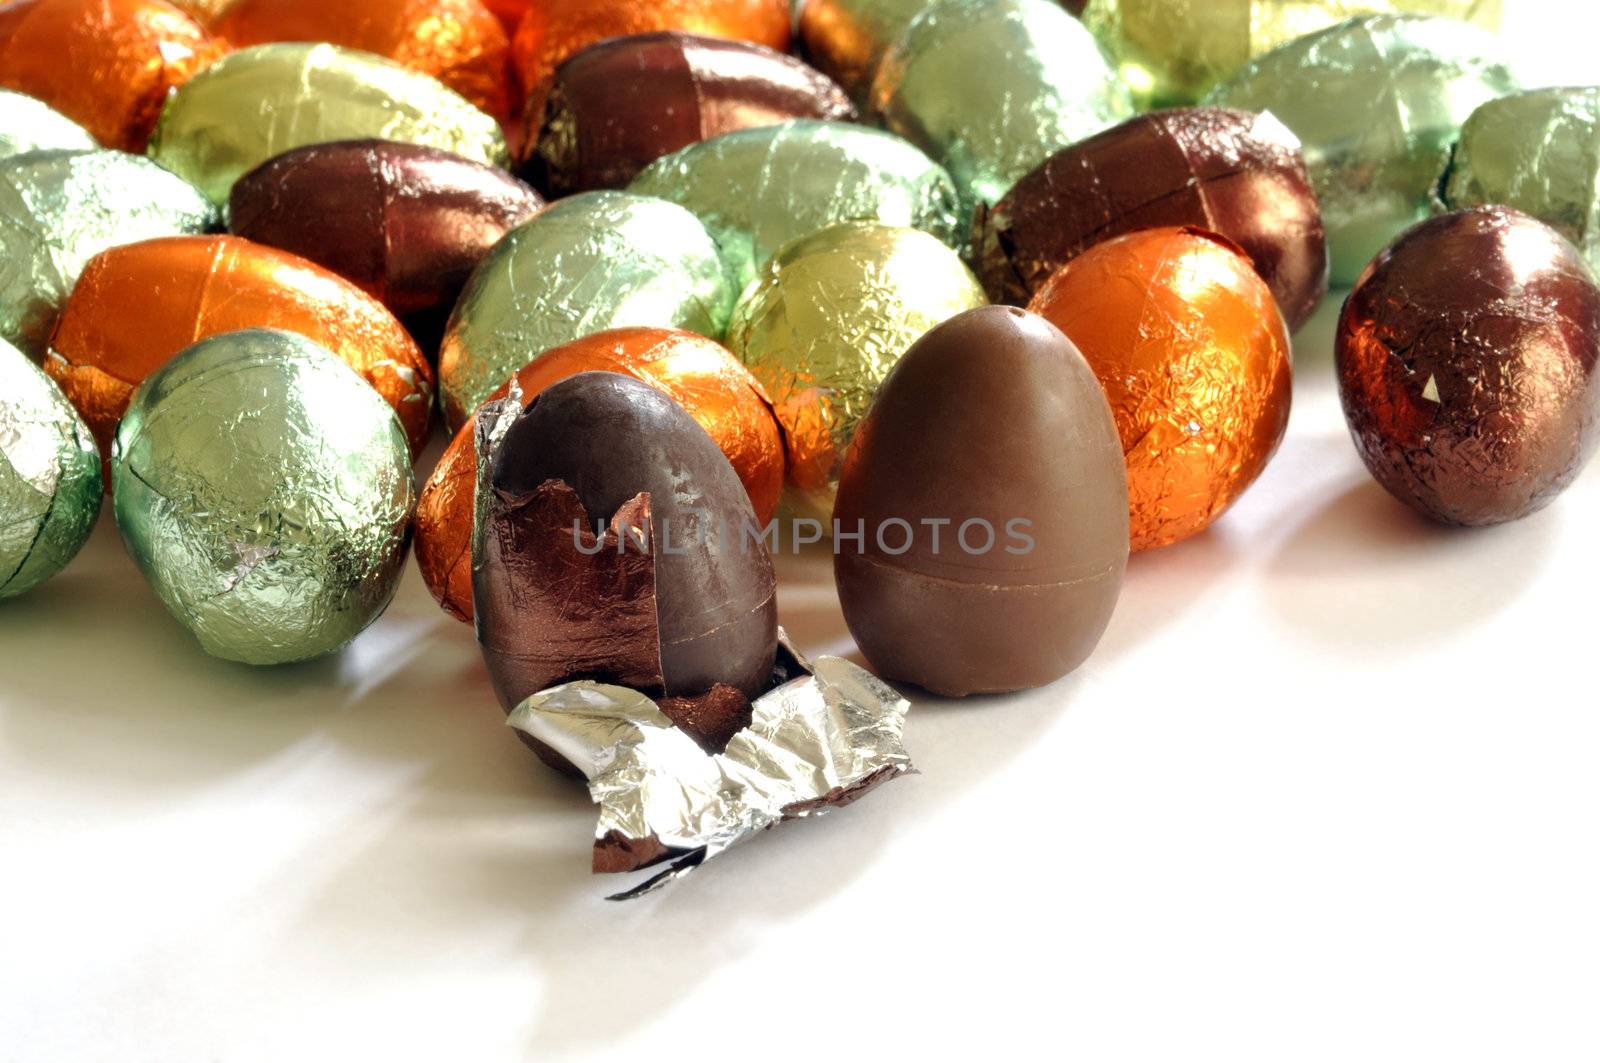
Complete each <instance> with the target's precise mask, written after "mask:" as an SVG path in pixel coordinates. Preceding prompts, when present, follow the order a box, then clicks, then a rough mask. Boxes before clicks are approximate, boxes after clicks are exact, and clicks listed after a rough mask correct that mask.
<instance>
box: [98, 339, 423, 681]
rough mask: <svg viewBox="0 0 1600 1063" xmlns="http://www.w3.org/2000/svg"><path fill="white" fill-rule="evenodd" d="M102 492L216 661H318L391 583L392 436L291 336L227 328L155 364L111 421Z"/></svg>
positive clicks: (406, 507)
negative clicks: (107, 483) (108, 493)
mask: <svg viewBox="0 0 1600 1063" xmlns="http://www.w3.org/2000/svg"><path fill="white" fill-rule="evenodd" d="M111 481H112V491H113V497H114V501H115V508H116V514H117V526H118V528H120V529H121V531H122V538H123V541H124V542H125V543H126V544H127V547H128V552H129V554H131V555H132V557H133V559H134V561H136V562H137V563H138V565H139V568H140V569H141V570H142V571H143V572H144V575H145V578H146V579H147V580H149V581H150V585H151V586H152V587H153V588H154V589H155V591H156V594H157V595H158V596H159V597H160V598H161V600H162V602H164V603H165V604H166V606H167V609H168V610H170V611H171V613H172V615H173V616H174V617H176V618H177V619H178V620H179V621H180V622H181V623H182V624H183V625H184V626H185V627H187V628H189V629H190V630H191V631H192V632H193V633H194V634H195V636H196V637H198V638H199V640H200V644H201V646H203V647H204V648H205V650H206V652H208V653H211V654H213V655H215V656H217V657H222V658H225V659H227V660H231V661H240V662H243V663H246V664H259V665H266V664H284V663H288V662H291V661H300V660H307V659H310V658H313V657H320V656H322V655H324V654H327V653H331V652H332V651H334V650H337V649H338V648H339V647H341V646H343V645H345V644H346V643H347V642H349V641H350V640H351V639H353V638H355V637H356V635H358V634H360V633H361V632H362V631H363V630H364V629H365V628H366V627H367V625H369V624H371V623H372V622H373V621H374V620H376V619H377V618H378V617H379V616H380V615H381V614H382V613H383V611H384V609H385V608H387V607H388V605H389V602H390V600H391V599H392V598H393V597H394V593H395V588H396V587H397V586H398V584H399V580H400V574H401V572H402V570H403V568H404V565H405V556H406V548H407V545H408V541H409V532H410V521H411V510H412V504H413V501H414V488H413V485H412V480H411V458H410V451H409V449H408V448H407V445H406V437H405V433H404V432H403V431H402V430H401V428H400V423H399V422H398V421H397V420H396V419H395V416H394V412H393V411H392V410H391V409H390V408H389V406H388V405H387V404H386V403H385V402H384V401H383V399H381V398H380V397H379V396H378V393H377V392H375V391H373V390H372V388H371V387H370V386H369V385H368V384H367V383H366V381H364V380H362V379H361V377H359V376H357V375H356V373H355V372H354V371H353V370H351V369H350V367H349V366H347V365H345V363H344V362H342V361H340V360H339V359H338V358H337V357H335V356H334V355H333V354H331V353H330V352H329V351H327V350H326V349H325V348H323V347H320V346H318V345H317V344H315V343H313V342H311V341H310V340H308V339H305V338H304V337H302V336H299V335H296V334H293V333H289V332H278V331H271V330H250V331H246V332H229V333H224V334H222V335H220V336H214V337H212V338H210V339H207V340H203V341H201V342H200V343H197V344H195V345H194V346H192V347H190V348H188V349H187V350H185V351H183V352H182V353H181V354H179V355H178V356H177V357H175V358H174V359H173V360H172V361H170V362H168V363H167V365H166V366H164V367H163V368H162V369H161V370H159V371H158V372H156V373H155V374H154V375H152V376H151V377H149V378H148V379H147V380H146V381H145V383H144V384H143V385H142V386H141V387H140V388H139V391H138V392H137V393H136V394H135V395H134V399H133V403H132V405H131V406H129V408H128V412H127V414H126V415H125V416H124V417H123V420H122V425H121V427H120V428H119V429H118V430H117V438H116V442H115V444H114V445H113V448H112V458H111Z"/></svg>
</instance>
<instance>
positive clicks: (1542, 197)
mask: <svg viewBox="0 0 1600 1063" xmlns="http://www.w3.org/2000/svg"><path fill="white" fill-rule="evenodd" d="M1438 195H1439V206H1440V207H1442V208H1443V209H1444V210H1457V209H1460V208H1463V207H1475V206H1482V205H1484V204H1491V203H1498V204H1500V205H1501V206H1506V207H1515V208H1516V209H1517V210H1520V211H1523V212H1524V213H1527V214H1531V215H1533V216H1534V217H1535V218H1538V219H1539V220H1540V221H1542V222H1544V223H1545V224H1546V225H1549V226H1551V227H1552V228H1554V229H1555V230H1556V231H1557V232H1559V233H1560V234H1561V235H1562V236H1565V237H1566V238H1567V239H1568V240H1571V241H1572V242H1573V243H1574V244H1576V245H1577V246H1578V250H1579V251H1580V252H1582V254H1583V257H1584V258H1585V260H1587V261H1588V263H1589V265H1590V267H1591V268H1595V269H1600V88H1596V87H1593V86H1588V87H1584V88H1565V89H1538V90H1536V91H1533V92H1522V93H1518V94H1516V95H1514V96H1503V97H1501V98H1500V99H1498V100H1490V101H1489V102H1488V103H1486V104H1484V105H1483V106H1482V107H1479V108H1478V109H1477V110H1476V111H1473V112H1472V117H1471V118H1468V119H1467V124H1466V125H1464V126H1462V127H1461V140H1460V143H1458V144H1457V145H1456V149H1455V154H1454V156H1453V157H1452V158H1451V161H1450V165H1449V167H1448V168H1447V169H1446V171H1445V173H1444V176H1443V178H1442V179H1441V180H1440V183H1439V191H1438Z"/></svg>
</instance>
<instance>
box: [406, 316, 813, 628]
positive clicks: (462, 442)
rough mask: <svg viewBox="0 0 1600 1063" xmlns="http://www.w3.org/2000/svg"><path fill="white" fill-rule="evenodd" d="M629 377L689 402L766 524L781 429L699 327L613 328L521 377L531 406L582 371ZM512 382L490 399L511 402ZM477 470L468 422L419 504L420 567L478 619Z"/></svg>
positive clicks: (453, 605)
mask: <svg viewBox="0 0 1600 1063" xmlns="http://www.w3.org/2000/svg"><path fill="white" fill-rule="evenodd" d="M592 371H597V372H608V373H621V374H624V375H626V376H631V377H633V378H635V379H637V380H642V381H644V382H645V383H646V384H649V385H650V386H651V387H654V388H656V389H657V390H658V391H661V392H664V393H665V394H666V395H668V396H669V397H670V398H672V399H674V400H675V401H676V402H677V403H678V405H680V406H682V407H683V408H684V409H685V410H686V411H687V412H688V414H689V416H690V417H692V418H694V419H695V421H697V422H698V423H699V425H700V427H702V428H704V429H705V430H706V431H707V432H709V433H710V435H711V438H712V439H713V440H715V441H716V443H717V446H718V447H720V448H721V450H722V452H723V454H724V455H726V456H727V458H728V461H729V462H730V463H731V464H732V465H733V470H734V472H735V473H737V474H738V476H739V479H740V481H741V482H742V483H743V484H744V487H745V491H746V493H747V494H749V496H750V502H751V505H752V507H753V508H754V510H755V515H756V519H757V520H758V521H759V522H760V523H762V524H765V523H766V522H767V521H769V520H771V519H772V514H773V512H774V511H775V510H776V509H777V508H778V497H779V495H781V494H782V492H783V474H784V452H783V434H782V432H781V431H779V429H778V422H777V419H776V417H775V416H774V415H773V412H772V405H771V403H770V402H769V401H768V399H767V396H766V393H765V392H764V391H762V390H761V385H760V384H758V383H757V382H756V379H755V377H753V376H751V375H750V371H749V370H748V369H746V368H745V367H744V366H742V365H740V364H739V361H738V359H736V358H734V357H733V355H731V354H729V353H728V351H727V350H726V349H724V348H723V347H722V346H720V345H719V344H717V343H715V342H713V341H711V340H708V339H706V338H705V337H704V336H699V335H696V334H695V333H693V332H683V331H680V330H678V329H663V328H628V329H614V330H612V331H609V332H600V333H596V334H595V335H593V336H587V337H585V338H583V339H581V340H578V341H576V342H574V343H568V344H565V345H564V346H561V347H555V348H553V349H551V350H548V351H546V352H544V353H543V354H541V355H540V356H539V357H537V358H535V359H534V360H533V361H531V362H529V363H528V364H527V365H526V366H525V367H524V368H522V369H521V370H519V371H518V372H517V375H516V378H515V379H516V383H517V390H518V395H519V398H520V401H521V402H522V403H523V404H524V405H527V404H528V403H530V402H532V401H533V400H534V399H536V398H538V396H539V394H540V393H541V392H542V391H544V390H545V389H546V388H548V387H549V386H550V385H552V384H555V383H557V382H558V381H561V380H565V379H567V378H568V377H572V376H576V375H578V374H579V373H587V372H592ZM509 392H510V384H509V383H508V384H507V385H506V386H505V387H502V388H500V390H498V391H497V392H495V393H494V394H493V395H492V396H490V399H489V401H491V402H493V401H496V400H498V399H503V398H505V397H506V395H507V394H509ZM477 473H478V450H477V444H476V442H475V440H474V436H473V421H472V420H468V422H467V423H466V424H465V425H463V426H462V428H461V430H460V431H459V432H457V433H456V436H455V438H454V439H453V440H451V442H450V446H449V447H448V448H447V449H446V450H445V452H444V456H443V457H441V458H440V459H439V464H438V465H437V466H436V467H435V468H434V470H433V474H432V475H431V476H429V477H428V482H427V484H426V485H425V486H424V487H423V489H422V496H421V498H420V499H419V500H418V502H417V522H416V532H417V537H416V543H417V564H418V565H419V566H420V567H421V569H422V578H423V580H424V581H425V582H426V583H427V584H428V589H429V590H430V591H432V592H433V596H434V597H435V598H436V599H438V602H439V604H440V605H441V606H442V607H443V608H444V610H445V612H447V613H449V614H450V615H451V616H454V617H456V618H457V619H458V620H467V621H470V620H471V619H472V514H473V499H474V495H475V484H476V477H477Z"/></svg>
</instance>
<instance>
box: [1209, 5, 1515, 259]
mask: <svg viewBox="0 0 1600 1063" xmlns="http://www.w3.org/2000/svg"><path fill="white" fill-rule="evenodd" d="M1498 53H1499V45H1498V44H1497V42H1496V41H1495V39H1494V38H1493V37H1492V36H1490V35H1489V34H1488V33H1485V32H1484V31H1483V30H1480V29H1478V28H1476V27H1474V26H1469V25H1467V24H1465V23H1462V22H1456V21H1454V20H1452V19H1446V18H1425V17H1421V16H1402V15H1367V16H1363V17H1361V18H1354V19H1350V20H1349V21H1347V22H1342V23H1340V24H1339V25H1337V26H1334V27H1332V28H1331V29H1327V30H1324V31H1322V32H1321V33H1316V34H1312V35H1311V36H1309V37H1302V38H1299V39H1297V40H1293V41H1290V42H1289V43H1287V44H1285V45H1283V46H1282V47H1280V48H1277V49H1275V50H1274V51H1271V52H1268V53H1267V54H1266V55H1263V56H1262V57H1261V58H1259V59H1257V60H1256V61H1255V62H1253V63H1251V64H1250V65H1249V66H1247V67H1245V68H1244V69H1243V70H1241V71H1240V72H1239V73H1238V74H1237V75H1235V76H1234V77H1233V78H1232V79H1230V80H1229V81H1227V82H1225V83H1224V84H1222V85H1221V86H1219V87H1218V88H1217V90H1216V91H1215V92H1214V93H1212V95H1211V97H1210V102H1211V103H1214V104H1219V105H1221V106H1225V107H1239V108H1243V109H1245V110H1249V111H1271V112H1272V113H1273V114H1274V115H1276V116H1277V117H1278V118H1280V119H1281V120H1282V121H1283V123H1284V124H1285V125H1287V126H1288V127H1289V128H1290V129H1292V130H1294V132H1295V135H1297V136H1298V137H1299V138H1300V141H1301V144H1302V145H1303V146H1304V150H1305V157H1306V166H1307V169H1308V170H1309V171H1310V174H1311V183H1312V185H1313V186H1315V188H1316V190H1317V199H1318V202H1319V203H1320V205H1321V208H1322V223H1323V226H1324V228H1325V229H1326V230H1327V234H1328V248H1329V251H1330V253H1331V254H1332V259H1333V262H1332V271H1333V272H1332V278H1333V283H1334V284H1336V285H1346V284H1349V283H1351V282H1352V281H1353V280H1355V278H1356V276H1357V275H1358V274H1359V273H1360V272H1361V270H1362V268H1363V267H1364V266H1365V265H1366V264H1367V262H1368V261H1369V260H1370V259H1371V258H1372V256H1373V255H1375V254H1377V253H1378V251H1380V250H1381V249H1382V248H1383V247H1384V245H1386V244H1388V243H1389V241H1390V240H1393V239H1394V238H1395V236H1396V235H1398V234H1399V233H1400V232H1401V231H1402V230H1404V229H1405V228H1406V227H1407V226H1409V225H1411V224H1413V223H1414V222H1416V221H1418V220H1419V219H1421V218H1424V217H1426V216H1427V214H1428V209H1429V203H1430V196H1431V194H1432V192H1433V187H1434V183H1435V182H1436V181H1437V180H1438V177H1439V173H1440V171H1442V170H1443V169H1444V166H1445V163H1446V162H1447V161H1448V160H1449V158H1450V146H1451V144H1453V143H1454V142H1455V139H1456V135H1457V133H1458V131H1459V130H1460V128H1461V123H1462V122H1464V121H1466V120H1467V116H1468V115H1470V114H1471V113H1472V112H1473V111H1474V110H1476V109H1477V107H1478V106H1479V105H1480V104H1482V103H1483V102H1485V101H1486V100H1490V99H1493V98H1494V97H1496V96H1503V95H1505V94H1506V93H1509V92H1515V91H1516V89H1517V79H1516V76H1515V75H1514V74H1513V72H1512V70H1511V68H1510V67H1508V66H1507V65H1506V64H1505V63H1504V62H1502V61H1501V59H1500V58H1499V55H1498Z"/></svg>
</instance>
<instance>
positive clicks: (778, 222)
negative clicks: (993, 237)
mask: <svg viewBox="0 0 1600 1063" xmlns="http://www.w3.org/2000/svg"><path fill="white" fill-rule="evenodd" d="M628 190H629V191H630V192H636V193H639V194H641V195H648V196H657V197H659V198H661V199H667V200H671V201H672V202H674V203H677V204H680V205H681V206H684V207H687V208H688V209H689V210H690V211H692V212H693V213H694V214H695V216H696V217H698V218H699V219H700V220H701V221H702V222H704V223H705V226H706V228H707V229H708V230H710V232H711V236H712V238H713V239H715V240H716V242H717V247H718V249H719V250H720V251H721V252H722V258H723V261H724V262H725V263H727V266H728V275H729V277H730V278H731V279H732V281H733V286H734V290H735V291H739V292H742V291H744V289H745V287H746V286H747V285H748V284H749V283H750V282H751V281H752V280H754V279H755V275H756V270H758V269H759V268H760V267H761V266H762V265H764V264H765V263H766V261H767V259H769V258H771V257H772V256H773V255H774V254H776V253H777V252H778V250H779V249H780V248H781V247H783V246H784V245H785V244H788V243H790V242H791V241H794V240H797V239H799V238H800V237H802V236H809V235H810V234H811V233H814V232H816V231H817V230H819V229H825V228H827V227H828V226H830V225H834V224H837V223H838V222H841V221H876V222H882V223H883V224H885V225H896V226H901V227H903V228H908V229H921V230H923V231H924V232H927V233H931V234H932V235H934V236H937V237H938V238H939V239H940V240H942V241H944V242H945V243H946V244H949V245H950V246H952V247H955V246H957V245H958V244H959V242H960V239H961V238H962V237H964V236H965V233H964V232H962V231H961V229H960V227H959V221H958V217H959V210H958V201H957V197H956V188H955V185H954V183H952V182H951V180H950V175H949V174H947V173H946V172H945V171H944V168H943V167H941V166H940V165H939V164H938V163H936V162H934V161H933V160H932V159H930V158H928V157H927V156H926V155H924V154H923V153H922V152H921V151H919V150H918V149H917V148H915V147H914V146H912V145H911V144H909V143H907V142H906V141H904V140H902V139H901V138H899V137H897V136H895V135H894V134H892V133H885V132H882V131H881V130H876V129H868V128H866V127H865V126H858V125H849V124H847V123H843V122H816V121H795V122H788V123H785V124H783V125H779V126H769V127H767V128H765V129H746V130H742V131H740V132H737V133H728V134H725V135H723V136H720V137H715V138H713V139H711V140H706V141H702V142H700V143H699V144H693V145H690V146H689V147H687V148H684V149H683V150H681V151H679V152H676V153H675V154H672V155H668V156H667V157H665V158H662V159H658V160H656V162H654V163H652V164H651V165H650V166H649V167H648V168H647V169H645V171H644V172H643V173H641V174H640V175H639V176H638V178H636V179H635V180H634V182H633V184H632V185H631V186H630V187H629V189H628Z"/></svg>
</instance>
